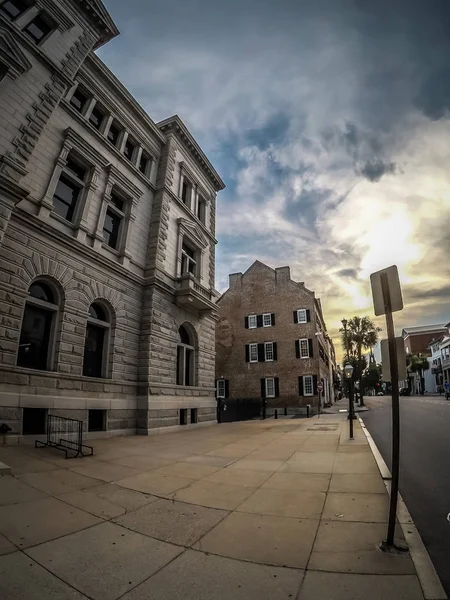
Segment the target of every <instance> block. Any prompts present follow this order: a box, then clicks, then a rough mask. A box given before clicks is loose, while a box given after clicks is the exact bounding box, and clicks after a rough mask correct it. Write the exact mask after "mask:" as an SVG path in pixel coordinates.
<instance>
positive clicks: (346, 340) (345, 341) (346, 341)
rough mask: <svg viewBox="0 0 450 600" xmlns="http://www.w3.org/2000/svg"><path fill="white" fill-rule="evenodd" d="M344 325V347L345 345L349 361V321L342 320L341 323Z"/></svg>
mask: <svg viewBox="0 0 450 600" xmlns="http://www.w3.org/2000/svg"><path fill="white" fill-rule="evenodd" d="M341 323H342V327H343V328H344V345H345V351H346V353H347V361H348V360H349V356H348V339H347V323H348V321H347V319H342V321H341Z"/></svg>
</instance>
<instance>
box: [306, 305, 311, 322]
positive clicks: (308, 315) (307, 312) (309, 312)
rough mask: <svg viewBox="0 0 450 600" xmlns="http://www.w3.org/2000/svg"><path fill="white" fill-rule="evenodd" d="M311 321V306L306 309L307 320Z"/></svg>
mask: <svg viewBox="0 0 450 600" xmlns="http://www.w3.org/2000/svg"><path fill="white" fill-rule="evenodd" d="M310 321H311V311H310V310H309V308H307V309H306V322H307V323H309V322H310Z"/></svg>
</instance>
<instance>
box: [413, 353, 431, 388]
mask: <svg viewBox="0 0 450 600" xmlns="http://www.w3.org/2000/svg"><path fill="white" fill-rule="evenodd" d="M407 365H408V371H409V372H410V373H418V374H419V381H420V385H419V391H420V395H421V396H423V392H424V390H425V378H424V376H423V372H424V371H427V370H428V369H429V368H430V363H429V362H428V359H427V357H426V356H423V355H422V354H410V355H408V357H407Z"/></svg>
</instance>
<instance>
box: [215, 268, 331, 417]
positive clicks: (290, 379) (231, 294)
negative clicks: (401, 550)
mask: <svg viewBox="0 0 450 600" xmlns="http://www.w3.org/2000/svg"><path fill="white" fill-rule="evenodd" d="M218 306H219V320H218V323H217V327H216V377H217V395H218V397H219V398H234V399H245V398H264V399H265V400H266V401H267V404H268V406H280V407H283V406H289V407H300V406H306V405H307V404H310V405H313V406H316V407H318V404H319V388H320V387H321V386H320V385H318V384H319V382H321V384H322V389H323V391H322V393H321V403H322V405H323V404H327V403H330V402H333V401H334V394H333V380H334V375H335V373H336V363H335V355H334V347H333V343H332V341H331V339H330V338H329V336H328V334H327V330H326V326H325V321H324V318H323V314H322V307H321V304H320V301H319V300H318V299H317V298H316V297H315V295H314V292H312V291H311V290H309V289H307V288H306V287H305V285H304V284H303V283H297V282H295V281H293V280H292V279H291V275H290V268H289V267H280V268H277V269H272V268H270V267H268V266H267V265H265V264H263V263H261V262H259V261H256V262H255V263H254V264H253V265H252V266H251V267H250V268H249V269H248V270H247V271H246V272H245V273H244V274H242V273H234V274H232V275H230V276H229V288H228V290H227V291H226V292H225V293H224V294H223V295H222V296H221V297H220V299H219V300H218Z"/></svg>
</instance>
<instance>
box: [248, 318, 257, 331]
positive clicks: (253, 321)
mask: <svg viewBox="0 0 450 600" xmlns="http://www.w3.org/2000/svg"><path fill="white" fill-rule="evenodd" d="M256 326H257V322H256V315H249V317H248V328H249V329H256Z"/></svg>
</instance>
